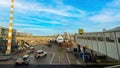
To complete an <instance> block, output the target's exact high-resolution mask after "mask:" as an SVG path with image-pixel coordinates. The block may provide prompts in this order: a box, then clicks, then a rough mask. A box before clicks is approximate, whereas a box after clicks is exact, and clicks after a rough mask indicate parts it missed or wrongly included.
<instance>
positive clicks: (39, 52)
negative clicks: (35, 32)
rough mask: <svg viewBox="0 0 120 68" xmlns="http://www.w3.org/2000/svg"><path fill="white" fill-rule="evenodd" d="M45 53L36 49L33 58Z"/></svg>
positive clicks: (45, 53)
mask: <svg viewBox="0 0 120 68" xmlns="http://www.w3.org/2000/svg"><path fill="white" fill-rule="evenodd" d="M46 55H47V52H45V51H43V50H36V51H35V52H34V56H35V58H39V57H43V56H46Z"/></svg>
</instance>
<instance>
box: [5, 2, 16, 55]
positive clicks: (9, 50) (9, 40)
mask: <svg viewBox="0 0 120 68" xmlns="http://www.w3.org/2000/svg"><path fill="white" fill-rule="evenodd" d="M11 2H12V4H11V7H10V23H9V31H8V42H7V51H6V54H10V53H11V46H12V21H13V9H14V0H11Z"/></svg>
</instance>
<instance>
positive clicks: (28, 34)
mask: <svg viewBox="0 0 120 68" xmlns="http://www.w3.org/2000/svg"><path fill="white" fill-rule="evenodd" d="M16 36H20V37H24V36H32V34H31V33H25V32H16Z"/></svg>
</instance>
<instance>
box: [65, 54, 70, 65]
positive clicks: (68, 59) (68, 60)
mask: <svg viewBox="0 0 120 68" xmlns="http://www.w3.org/2000/svg"><path fill="white" fill-rule="evenodd" d="M65 54H66V57H67V62H68V64H71V62H70V58H69V56H68V53H65Z"/></svg>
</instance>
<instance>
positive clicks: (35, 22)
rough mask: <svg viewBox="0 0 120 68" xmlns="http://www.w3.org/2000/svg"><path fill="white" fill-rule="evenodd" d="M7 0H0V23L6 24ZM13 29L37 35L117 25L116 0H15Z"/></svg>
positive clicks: (119, 18)
mask: <svg viewBox="0 0 120 68" xmlns="http://www.w3.org/2000/svg"><path fill="white" fill-rule="evenodd" d="M10 5H11V1H10V0H0V27H5V28H9V17H10ZM14 6H15V7H14V14H13V29H16V30H17V31H18V32H26V33H32V34H33V35H37V36H41V35H42V36H46V35H54V34H63V33H64V32H68V33H71V34H74V33H78V29H81V28H82V29H84V32H98V31H102V30H103V29H104V28H105V29H111V28H114V27H118V26H120V0H15V3H14Z"/></svg>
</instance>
